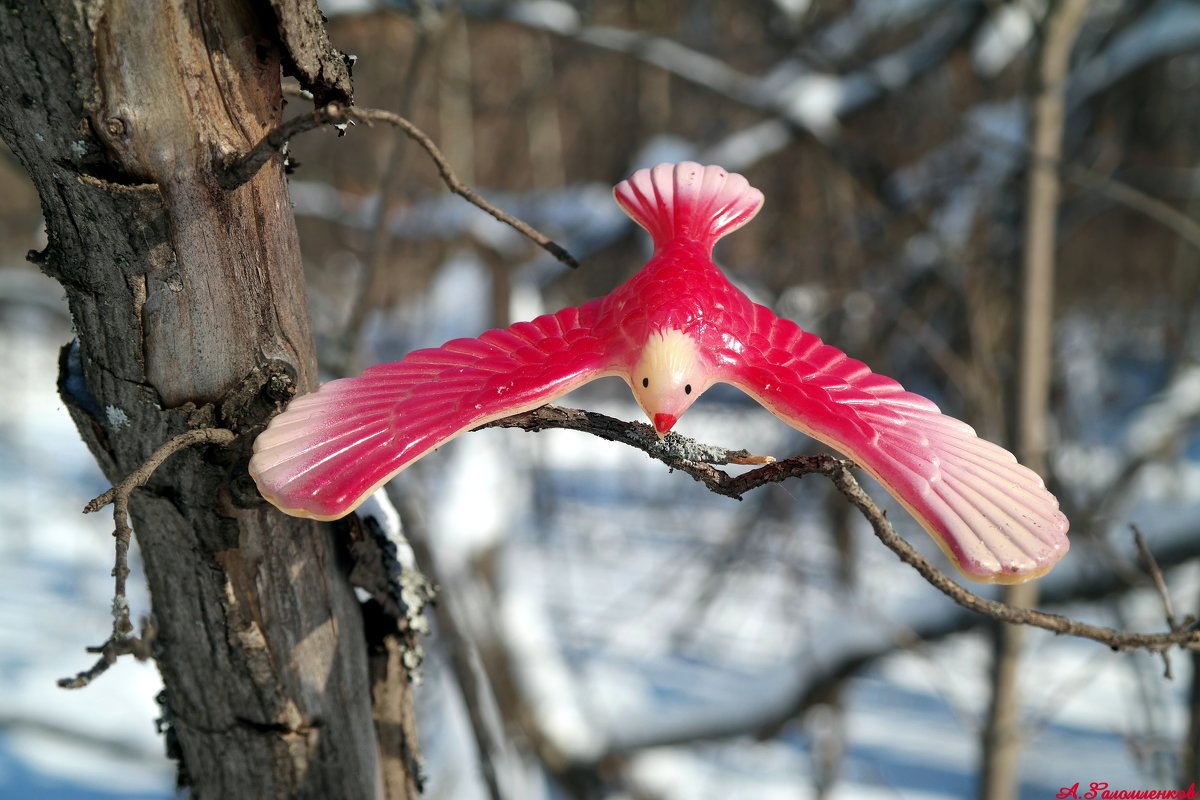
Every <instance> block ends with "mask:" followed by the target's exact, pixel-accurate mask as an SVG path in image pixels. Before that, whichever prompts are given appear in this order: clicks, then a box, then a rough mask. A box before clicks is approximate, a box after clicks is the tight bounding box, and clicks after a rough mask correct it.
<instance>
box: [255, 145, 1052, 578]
mask: <svg viewBox="0 0 1200 800" xmlns="http://www.w3.org/2000/svg"><path fill="white" fill-rule="evenodd" d="M614 194H615V196H616V200H617V202H618V203H619V204H620V205H621V208H622V209H624V211H625V212H626V213H627V214H629V216H630V217H632V218H633V220H634V221H635V222H637V223H638V224H639V225H641V226H642V227H643V228H645V229H646V230H647V231H648V232H649V233H650V235H651V236H652V237H653V239H654V255H653V257H651V259H650V261H649V262H648V263H647V264H646V266H645V267H643V268H642V270H641V271H640V272H638V273H637V274H636V275H634V276H633V277H632V278H630V279H629V280H628V281H626V282H625V283H623V284H621V285H620V286H618V287H617V288H616V289H615V290H613V292H612V293H611V294H609V295H607V296H605V297H601V298H598V299H596V300H592V301H590V302H588V303H586V304H584V305H582V306H579V307H578V308H564V309H562V310H561V311H558V312H556V313H554V314H546V315H544V316H541V317H538V318H537V319H535V320H533V321H531V322H518V323H517V324H515V325H513V326H512V327H510V328H506V329H504V330H491V331H488V332H487V333H484V334H483V335H482V336H480V337H478V338H476V339H455V340H453V341H450V342H447V343H446V344H444V345H442V346H441V347H437V348H432V349H428V350H418V351H416V352H414V353H410V354H409V355H408V356H406V357H405V358H404V359H402V360H401V361H397V362H394V363H390V364H380V365H379V366H375V367H371V368H370V369H368V370H367V371H366V372H364V373H363V374H362V375H361V376H359V377H357V378H346V379H342V380H335V381H332V382H330V383H327V384H325V385H324V386H322V387H321V388H320V390H319V391H317V392H314V393H313V394H309V395H305V396H302V397H298V398H296V399H295V400H294V401H292V403H291V405H290V406H289V407H288V408H287V410H286V411H285V412H284V413H282V414H280V415H279V416H277V417H276V418H275V419H274V420H273V421H272V422H271V424H270V425H269V426H268V427H267V429H266V430H265V431H263V433H262V434H261V435H260V436H259V437H258V439H257V441H255V443H254V456H253V458H252V459H251V461H250V474H251V475H253V477H254V480H255V481H256V482H257V484H258V487H259V490H260V491H261V492H262V495H263V497H265V498H266V499H267V500H269V501H270V502H271V503H273V504H274V505H276V506H278V507H279V508H280V509H282V510H283V511H285V512H286V513H288V514H293V515H295V516H302V517H312V518H314V519H320V520H329V519H337V518H339V517H342V516H344V515H346V514H348V513H350V512H351V511H353V510H354V509H355V508H356V507H357V506H358V505H359V503H361V502H362V501H363V500H364V499H365V498H366V497H367V496H368V495H369V494H371V493H372V492H373V491H375V490H376V489H378V488H379V487H380V486H381V485H383V484H384V483H385V482H386V481H388V480H389V479H390V478H392V477H393V476H394V475H396V473H398V472H400V471H401V470H402V469H404V468H405V467H407V466H408V465H410V464H412V463H413V462H414V461H416V460H417V459H419V458H421V457H422V456H424V455H425V454H427V453H428V452H429V451H431V450H433V449H434V448H436V447H438V446H440V445H442V444H445V443H446V442H448V441H450V440H451V439H453V438H454V437H456V436H458V435H459V434H461V433H464V432H466V431H469V430H471V429H473V428H477V427H479V426H480V425H482V424H484V423H487V422H490V421H492V420H495V419H499V418H501V417H506V416H509V415H512V414H517V413H520V412H523V411H528V410H530V409H533V408H537V407H538V406H541V405H544V404H545V403H549V402H550V401H552V400H554V399H555V398H558V397H561V396H562V395H564V394H566V393H567V392H570V391H571V390H573V389H577V388H579V387H580V386H582V385H583V384H585V383H588V382H590V381H594V380H596V379H597V378H603V377H606V376H617V377H620V378H622V379H624V380H625V382H626V383H627V384H629V387H630V389H632V390H633V396H634V397H635V398H636V399H637V402H638V404H639V405H640V406H641V407H642V410H643V411H645V413H646V416H647V417H649V419H650V421H651V422H652V423H653V424H654V428H655V430H656V431H658V434H659V436H665V435H666V434H667V432H668V431H670V430H671V428H672V427H673V426H674V425H675V423H676V421H678V419H679V418H680V417H681V416H682V415H683V413H684V412H685V411H687V410H688V408H689V407H691V405H692V403H694V402H695V401H696V398H698V397H700V395H702V394H704V392H705V391H706V390H707V389H708V388H709V387H710V386H712V385H713V384H715V383H728V384H732V385H733V386H736V387H737V388H739V389H741V390H742V391H744V392H745V393H746V394H748V395H750V396H751V397H753V398H754V399H755V400H757V401H758V402H759V403H761V404H762V405H763V406H765V407H766V408H767V410H769V411H771V412H772V413H773V414H775V416H777V417H779V418H780V419H781V420H783V421H784V422H786V423H787V424H788V425H791V426H792V427H793V428H796V429H797V430H800V431H802V432H804V433H806V434H808V435H809V436H811V437H813V438H814V439H817V440H819V441H821V442H824V443H825V444H827V445H829V446H830V447H833V448H834V449H836V450H838V451H840V452H842V453H844V454H845V455H846V456H848V457H849V458H851V459H853V460H854V462H855V463H857V464H858V465H860V466H861V467H862V468H863V469H865V470H866V471H867V472H869V473H870V474H871V475H872V476H874V477H875V479H876V480H878V481H879V482H880V483H881V484H882V485H883V486H884V488H886V489H887V490H888V491H889V492H890V493H891V494H892V495H893V496H894V497H895V498H896V499H897V500H899V501H900V503H901V504H902V505H903V506H904V507H905V508H907V509H908V510H909V511H910V512H911V513H912V515H913V516H914V517H915V518H916V519H917V521H918V522H920V523H921V525H922V526H923V527H924V528H925V529H926V530H927V531H928V532H929V533H930V534H931V535H932V536H933V538H934V539H935V540H936V541H937V543H938V545H940V546H941V548H942V550H943V551H944V552H945V553H946V555H947V556H948V557H949V558H950V559H951V560H952V561H953V562H954V564H955V565H956V566H957V567H958V568H959V569H960V570H961V571H962V572H963V573H965V574H966V575H967V576H968V577H970V578H973V579H975V580H977V581H984V582H998V583H1017V582H1021V581H1025V580H1028V579H1030V578H1033V577H1036V576H1038V575H1041V574H1043V573H1044V572H1046V571H1047V570H1049V569H1050V568H1051V567H1052V566H1053V565H1054V564H1055V562H1057V561H1058V560H1059V558H1061V557H1062V556H1063V554H1064V553H1066V552H1067V547H1068V542H1067V536H1066V531H1067V526H1068V523H1067V519H1066V517H1065V516H1064V515H1063V514H1062V513H1061V512H1060V511H1059V508H1058V501H1057V500H1056V499H1055V497H1054V496H1053V495H1052V494H1050V493H1049V492H1048V491H1047V490H1046V489H1045V487H1044V486H1043V484H1042V480H1041V478H1039V477H1038V476H1037V475H1036V474H1034V473H1033V472H1032V471H1031V470H1029V469H1026V468H1025V467H1023V466H1021V465H1020V464H1018V463H1017V460H1016V459H1015V458H1014V457H1013V455H1012V454H1011V453H1009V452H1008V451H1007V450H1004V449H1003V448H1001V447H998V446H997V445H994V444H992V443H990V442H987V441H984V440H982V439H979V438H978V437H976V435H975V431H974V430H972V428H971V427H970V426H969V425H967V424H966V423H964V422H960V421H959V420H957V419H954V418H952V417H948V416H945V415H943V414H942V413H941V412H939V411H938V408H937V406H936V405H934V404H933V403H932V402H931V401H929V400H927V399H925V398H924V397H921V396H919V395H915V394H912V393H910V392H906V391H905V390H904V389H903V387H901V386H900V384H899V383H897V382H896V381H894V380H892V379H890V378H885V377H883V376H882V375H876V374H875V373H873V372H871V370H870V369H869V368H868V367H867V366H866V365H865V364H863V363H862V362H860V361H855V360H854V359H852V358H849V357H848V356H846V354H845V353H843V352H841V351H840V350H838V349H836V348H834V347H831V346H829V345H827V344H823V343H822V342H821V340H820V339H818V338H817V337H816V336H814V335H813V334H811V333H806V332H805V331H803V330H801V329H800V327H799V326H797V325H795V324H794V323H792V322H789V321H788V320H786V319H780V318H778V317H776V316H775V315H774V314H773V313H771V311H770V310H768V309H767V308H765V307H763V306H760V305H756V304H754V303H752V302H751V301H750V299H749V298H747V297H746V295H744V294H743V293H742V292H741V291H739V290H738V289H737V288H735V287H734V286H733V285H732V284H731V283H730V282H729V281H728V280H727V279H726V278H725V276H724V275H723V274H722V273H721V271H720V270H719V269H718V268H717V266H716V265H715V264H713V262H712V258H711V256H712V249H713V245H714V244H716V242H717V240H718V239H720V238H721V237H722V236H725V235H726V234H728V233H732V232H733V231H735V230H737V229H738V228H740V227H741V226H743V225H745V224H746V223H747V222H749V221H750V220H751V218H753V217H754V215H755V214H756V213H758V210H759V208H760V207H761V206H762V202H763V196H762V193H761V192H759V191H758V190H757V189H754V188H753V187H751V186H750V184H749V183H748V182H747V181H746V179H745V178H743V177H742V176H741V175H735V174H731V173H728V172H726V171H725V170H723V169H721V168H720V167H715V166H710V167H704V166H701V165H699V164H694V163H682V164H662V165H659V166H657V167H655V168H653V169H643V170H639V171H638V172H636V173H634V175H633V176H632V177H631V178H629V179H628V180H626V181H623V182H621V183H620V184H618V185H617V186H616V188H615V190H614Z"/></svg>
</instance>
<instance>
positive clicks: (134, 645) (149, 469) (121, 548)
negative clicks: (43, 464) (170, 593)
mask: <svg viewBox="0 0 1200 800" xmlns="http://www.w3.org/2000/svg"><path fill="white" fill-rule="evenodd" d="M236 438H237V436H236V435H235V434H234V432H233V431H231V430H227V429H225V428H198V429H196V430H192V431H186V432H184V433H181V434H179V435H178V436H176V437H175V438H173V439H171V440H169V441H167V442H166V443H165V444H163V445H162V446H161V447H159V448H158V449H157V450H155V451H154V453H153V454H151V456H150V457H149V458H147V459H146V460H145V461H144V462H143V463H142V465H141V466H140V467H138V468H137V469H135V470H134V471H133V472H131V473H129V474H128V475H127V476H125V479H124V480H122V481H121V482H120V483H118V484H117V485H116V486H114V487H113V488H111V489H109V490H108V491H107V492H105V493H104V494H102V495H100V496H99V497H94V498H92V499H91V500H90V501H89V502H88V504H87V505H86V506H84V507H83V513H85V514H91V513H93V512H95V511H99V510H100V509H102V508H104V507H105V506H106V505H108V504H109V503H112V504H113V521H114V523H115V525H116V529H115V530H114V531H113V538H114V539H116V559H115V563H114V564H113V571H112V574H113V579H114V583H115V586H114V589H113V602H112V614H113V629H112V634H111V635H110V636H109V637H108V640H107V641H105V643H104V644H102V645H100V646H99V647H89V648H88V652H89V653H99V654H100V658H99V659H98V660H97V661H96V663H95V664H93V665H92V667H91V668H90V669H87V670H84V671H83V672H80V673H79V674H77V675H76V676H75V677H74V678H63V679H61V680H59V682H58V685H59V686H61V687H62V688H64V689H80V688H82V687H84V686H87V685H88V684H89V683H91V682H92V681H93V680H95V679H96V678H98V677H99V676H100V675H102V674H103V673H104V671H105V670H107V669H108V668H109V667H111V666H112V665H113V662H115V661H116V660H117V658H118V657H120V656H123V655H133V656H135V657H136V658H137V659H138V660H139V661H144V660H146V659H147V658H149V657H150V656H151V654H152V653H151V645H152V643H153V641H154V635H155V631H156V629H155V626H154V623H153V621H152V620H148V619H145V620H143V621H142V630H141V635H140V636H136V637H134V636H130V633H132V632H133V623H132V622H131V621H130V620H129V601H128V600H127V599H126V597H125V580H126V579H127V578H128V577H129V542H130V540H131V539H132V538H133V529H132V528H131V527H130V525H129V497H130V495H132V494H133V490H134V489H137V488H138V487H141V486H145V485H146V482H147V481H149V480H150V477H151V476H152V475H153V474H154V471H155V470H157V469H158V468H159V467H160V466H162V463H163V462H164V461H166V460H167V459H168V458H170V457H171V456H173V455H174V454H175V453H178V452H179V451H180V450H183V449H184V448H186V447H192V446H195V445H199V444H220V445H226V444H229V443H230V442H232V441H233V440H234V439H236Z"/></svg>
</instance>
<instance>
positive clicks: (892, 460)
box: [722, 306, 1068, 583]
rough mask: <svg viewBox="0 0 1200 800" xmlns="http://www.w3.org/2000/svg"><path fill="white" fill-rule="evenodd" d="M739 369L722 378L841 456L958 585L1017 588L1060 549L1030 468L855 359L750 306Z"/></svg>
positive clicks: (1051, 502)
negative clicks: (884, 494)
mask: <svg viewBox="0 0 1200 800" xmlns="http://www.w3.org/2000/svg"><path fill="white" fill-rule="evenodd" d="M753 308H754V311H753V315H754V319H753V320H751V321H749V323H750V327H749V330H750V331H752V332H750V333H747V335H746V336H745V337H744V338H745V341H744V342H743V344H744V345H745V347H744V350H743V356H744V361H743V362H742V363H740V364H737V365H735V366H729V367H727V368H725V374H724V375H723V376H722V380H725V381H726V382H728V383H732V384H734V385H735V386H737V387H739V388H740V389H742V390H743V391H745V392H746V393H747V394H750V395H751V396H752V397H754V398H755V399H756V400H758V401H759V402H760V403H762V404H763V405H764V406H766V407H767V408H768V409H770V410H771V411H772V412H774V413H775V414H776V415H777V416H778V417H780V418H781V419H783V420H784V421H785V422H787V423H788V424H790V425H791V426H792V427H794V428H796V429H798V430H800V431H802V432H804V433H807V434H809V435H810V436H812V437H813V438H815V439H818V440H820V441H822V442H824V443H826V444H828V445H830V446H832V447H834V448H835V449H837V450H839V451H841V452H842V453H845V454H846V455H847V456H849V457H850V458H851V459H853V460H854V461H855V462H856V463H857V464H859V465H860V466H861V467H863V468H864V469H865V470H866V471H867V472H869V473H871V475H872V476H874V477H875V478H876V479H877V480H878V481H879V482H880V483H881V484H882V485H883V486H884V487H885V488H886V489H887V490H888V491H889V492H891V493H892V495H893V496H895V497H896V499H897V500H899V501H900V502H901V503H902V504H903V505H904V506H905V507H906V508H907V509H908V510H909V511H910V512H911V513H912V514H913V516H914V517H916V519H917V520H918V521H919V522H920V523H921V524H922V526H923V527H924V528H925V529H926V530H927V531H929V533H930V534H931V535H932V536H933V538H934V539H935V540H936V541H937V543H938V544H939V545H940V546H941V548H942V550H943V551H944V552H945V553H946V555H947V556H949V557H950V559H951V560H952V561H953V562H954V563H955V565H956V566H957V567H958V568H959V569H960V570H961V571H962V572H963V573H965V574H966V575H967V576H968V577H970V578H972V579H974V580H977V581H984V582H989V583H991V582H995V583H1019V582H1023V581H1026V580H1029V579H1030V578H1034V577H1037V576H1039V575H1041V574H1043V573H1045V572H1046V571H1047V570H1049V569H1050V568H1051V567H1052V566H1054V564H1055V563H1056V562H1057V561H1058V560H1059V559H1060V558H1061V557H1062V556H1063V555H1064V554H1065V553H1066V552H1067V548H1068V541H1067V536H1066V532H1067V527H1068V523H1067V518H1066V517H1065V516H1064V515H1063V514H1062V512H1061V511H1059V508H1058V500H1057V499H1056V498H1055V497H1054V495H1052V494H1050V492H1048V491H1047V490H1046V488H1045V486H1044V485H1043V483H1042V479H1041V478H1039V477H1038V476H1037V475H1036V474H1035V473H1034V472H1033V471H1032V470H1029V469H1026V468H1025V467H1023V466H1021V465H1020V464H1018V463H1017V460H1016V458H1014V457H1013V455H1012V454H1011V453H1009V452H1008V451H1007V450H1005V449H1004V448H1002V447H999V446H997V445H994V444H992V443H991V442H988V441H985V440H983V439H980V438H978V437H977V436H976V435H975V431H974V430H973V429H972V428H971V426H969V425H967V424H966V423H965V422H961V421H959V420H957V419H954V418H953V417H948V416H945V415H944V414H942V413H941V412H940V411H939V410H938V408H937V406H936V405H934V404H933V403H932V402H931V401H929V400H927V399H925V398H924V397H921V396H920V395H915V394H912V393H910V392H906V391H905V390H904V388H903V387H902V386H901V385H900V384H899V383H897V382H896V381H894V380H892V379H891V378H886V377H884V376H882V375H876V374H875V373H873V372H871V370H870V369H869V368H868V367H867V366H866V365H865V364H863V363H862V362H861V361H855V360H854V359H852V358H849V357H847V356H846V354H845V353H843V352H841V351H840V350H838V349H837V348H835V347H831V346H829V345H826V344H823V343H822V342H821V340H820V339H819V338H817V337H816V336H814V335H812V334H811V333H805V332H804V331H803V330H801V329H800V328H799V327H798V326H796V325H795V324H794V323H792V322H789V321H787V320H781V319H778V318H777V317H775V315H774V314H772V313H771V312H770V311H769V310H767V309H766V308H763V307H762V306H754V307H753Z"/></svg>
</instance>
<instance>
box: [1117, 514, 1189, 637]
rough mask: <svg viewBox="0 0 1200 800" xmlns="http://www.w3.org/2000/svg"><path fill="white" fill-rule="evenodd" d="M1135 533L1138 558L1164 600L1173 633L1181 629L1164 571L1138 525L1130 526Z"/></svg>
mask: <svg viewBox="0 0 1200 800" xmlns="http://www.w3.org/2000/svg"><path fill="white" fill-rule="evenodd" d="M1129 527H1130V529H1131V530H1132V531H1133V541H1134V543H1135V544H1136V545H1137V550H1138V557H1139V558H1141V560H1142V564H1143V565H1144V566H1145V567H1146V572H1148V573H1149V574H1150V579H1151V580H1153V581H1154V588H1155V589H1156V590H1157V591H1158V596H1159V597H1160V598H1161V599H1162V604H1163V611H1164V612H1165V613H1166V616H1167V627H1168V628H1170V629H1171V630H1173V631H1177V630H1179V628H1180V625H1179V623H1178V622H1177V621H1176V619H1175V607H1174V605H1173V604H1172V603H1171V595H1170V593H1168V592H1167V581H1166V579H1164V578H1163V573H1162V569H1161V568H1159V566H1158V562H1157V561H1155V560H1154V554H1153V553H1151V552H1150V548H1149V547H1147V546H1146V538H1145V537H1144V536H1142V532H1141V530H1139V529H1138V526H1137V525H1130V526H1129Z"/></svg>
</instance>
